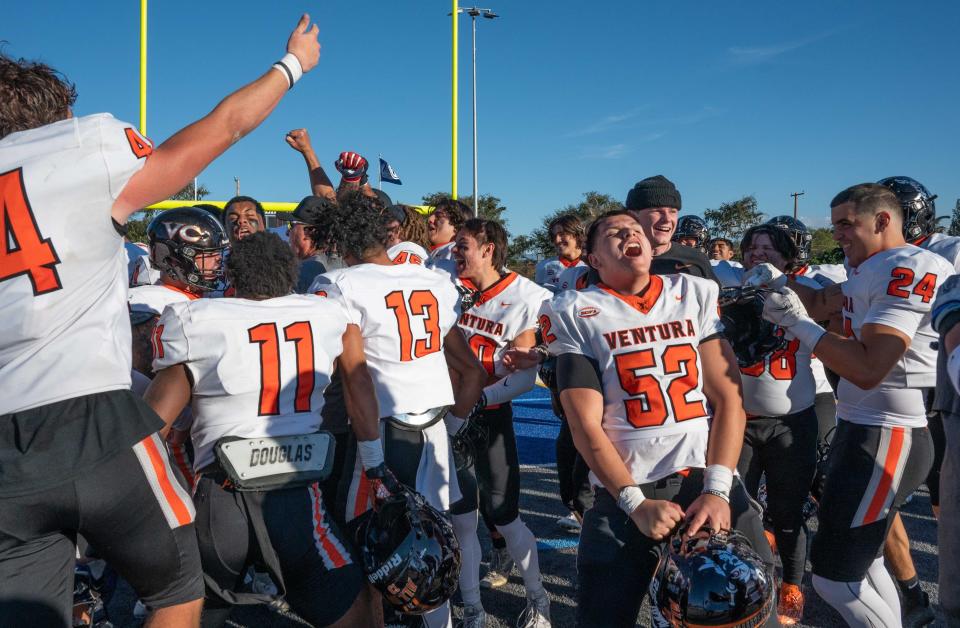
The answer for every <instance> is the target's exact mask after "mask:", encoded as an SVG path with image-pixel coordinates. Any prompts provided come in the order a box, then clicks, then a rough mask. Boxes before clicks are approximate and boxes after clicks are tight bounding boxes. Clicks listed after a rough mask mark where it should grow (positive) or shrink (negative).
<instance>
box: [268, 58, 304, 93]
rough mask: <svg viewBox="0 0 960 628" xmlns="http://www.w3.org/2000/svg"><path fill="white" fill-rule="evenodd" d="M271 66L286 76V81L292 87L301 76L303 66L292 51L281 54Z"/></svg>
mask: <svg viewBox="0 0 960 628" xmlns="http://www.w3.org/2000/svg"><path fill="white" fill-rule="evenodd" d="M273 67H274V68H276V69H278V70H280V72H281V73H282V74H283V75H284V76H285V77H287V83H289V84H290V87H293V84H294V83H296V82H297V81H299V80H300V77H301V76H303V66H301V65H300V59H297V55H295V54H293V53H292V52H288V53H287V54H285V55H283V58H282V59H280V60H279V61H277V62H276V63H274V64H273ZM288 89H289V87H288Z"/></svg>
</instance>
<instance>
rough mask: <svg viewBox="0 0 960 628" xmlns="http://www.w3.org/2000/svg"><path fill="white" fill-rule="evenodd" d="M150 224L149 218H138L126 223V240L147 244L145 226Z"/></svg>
mask: <svg viewBox="0 0 960 628" xmlns="http://www.w3.org/2000/svg"><path fill="white" fill-rule="evenodd" d="M149 224H150V218H140V219H138V220H133V219H131V220H128V221H127V239H128V240H130V241H131V242H143V243H144V244H146V243H147V225H149Z"/></svg>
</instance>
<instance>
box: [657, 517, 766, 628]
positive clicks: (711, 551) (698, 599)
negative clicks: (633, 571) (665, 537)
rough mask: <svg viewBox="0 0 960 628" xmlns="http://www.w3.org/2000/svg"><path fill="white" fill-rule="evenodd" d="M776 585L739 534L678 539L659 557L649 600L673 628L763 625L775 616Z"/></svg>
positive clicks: (680, 536) (705, 533) (704, 533)
mask: <svg viewBox="0 0 960 628" xmlns="http://www.w3.org/2000/svg"><path fill="white" fill-rule="evenodd" d="M775 586H776V585H775V582H774V580H773V576H772V574H771V573H770V572H769V571H768V569H767V566H766V565H765V564H764V563H763V561H762V560H761V559H760V557H759V556H758V555H757V553H756V552H754V551H753V547H751V545H750V541H748V540H747V538H746V537H745V536H743V535H742V534H741V533H739V532H737V531H736V530H722V531H720V532H712V531H710V530H706V529H702V530H701V531H700V532H698V533H697V534H696V535H694V536H693V538H690V539H686V538H684V537H683V531H682V530H681V532H678V533H677V534H675V535H674V536H673V537H672V538H671V539H670V541H669V542H668V543H667V546H666V547H665V548H664V550H663V553H662V554H661V556H660V564H659V566H658V567H657V571H656V574H654V577H653V581H652V582H651V585H650V593H651V598H652V599H653V603H654V605H655V606H656V607H657V609H658V610H659V611H660V614H661V615H662V616H663V618H664V619H665V620H666V621H667V623H669V625H670V626H673V627H674V628H699V627H701V626H703V627H706V626H728V627H731V628H734V627H736V628H739V627H743V628H752V627H753V626H762V625H763V623H764V622H765V621H766V620H767V618H768V617H769V616H770V613H771V612H773V610H774V608H773V603H774V599H775V596H774V589H775Z"/></svg>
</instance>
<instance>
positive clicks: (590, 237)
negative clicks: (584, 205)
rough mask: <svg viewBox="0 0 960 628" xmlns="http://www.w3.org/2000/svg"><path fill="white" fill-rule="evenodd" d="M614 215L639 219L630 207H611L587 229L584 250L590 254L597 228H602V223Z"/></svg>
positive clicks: (592, 249)
mask: <svg viewBox="0 0 960 628" xmlns="http://www.w3.org/2000/svg"><path fill="white" fill-rule="evenodd" d="M614 216H629V217H630V218H633V219H634V220H637V216H636V214H635V213H634V212H633V211H631V210H629V209H611V210H610V211H605V212H603V213H602V214H600V215H599V216H597V217H596V218H595V219H594V220H593V222H591V223H590V228H589V229H587V238H586V242H584V250H585V251H586V252H587V254H588V255H589V254H590V253H592V252H593V251H594V246H593V240H594V238H595V237H596V235H597V230H598V229H599V228H600V224H601V223H602V222H604V221H605V220H606V219H607V218H612V217H614Z"/></svg>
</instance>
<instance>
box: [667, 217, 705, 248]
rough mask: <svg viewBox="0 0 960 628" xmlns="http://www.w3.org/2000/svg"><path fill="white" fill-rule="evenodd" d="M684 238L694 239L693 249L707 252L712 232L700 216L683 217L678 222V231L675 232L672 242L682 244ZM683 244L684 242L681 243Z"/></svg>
mask: <svg viewBox="0 0 960 628" xmlns="http://www.w3.org/2000/svg"><path fill="white" fill-rule="evenodd" d="M683 238H694V239H696V243H695V244H694V245H693V248H695V249H700V251H702V252H703V253H706V252H707V240H709V239H710V230H709V229H707V223H706V222H704V221H703V218H701V217H700V216H683V217H682V218H680V220H679V221H677V230H676V231H674V232H673V237H672V238H671V240H673V241H674V242H680V241H681V239H683ZM680 243H681V244H682V242H680Z"/></svg>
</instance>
